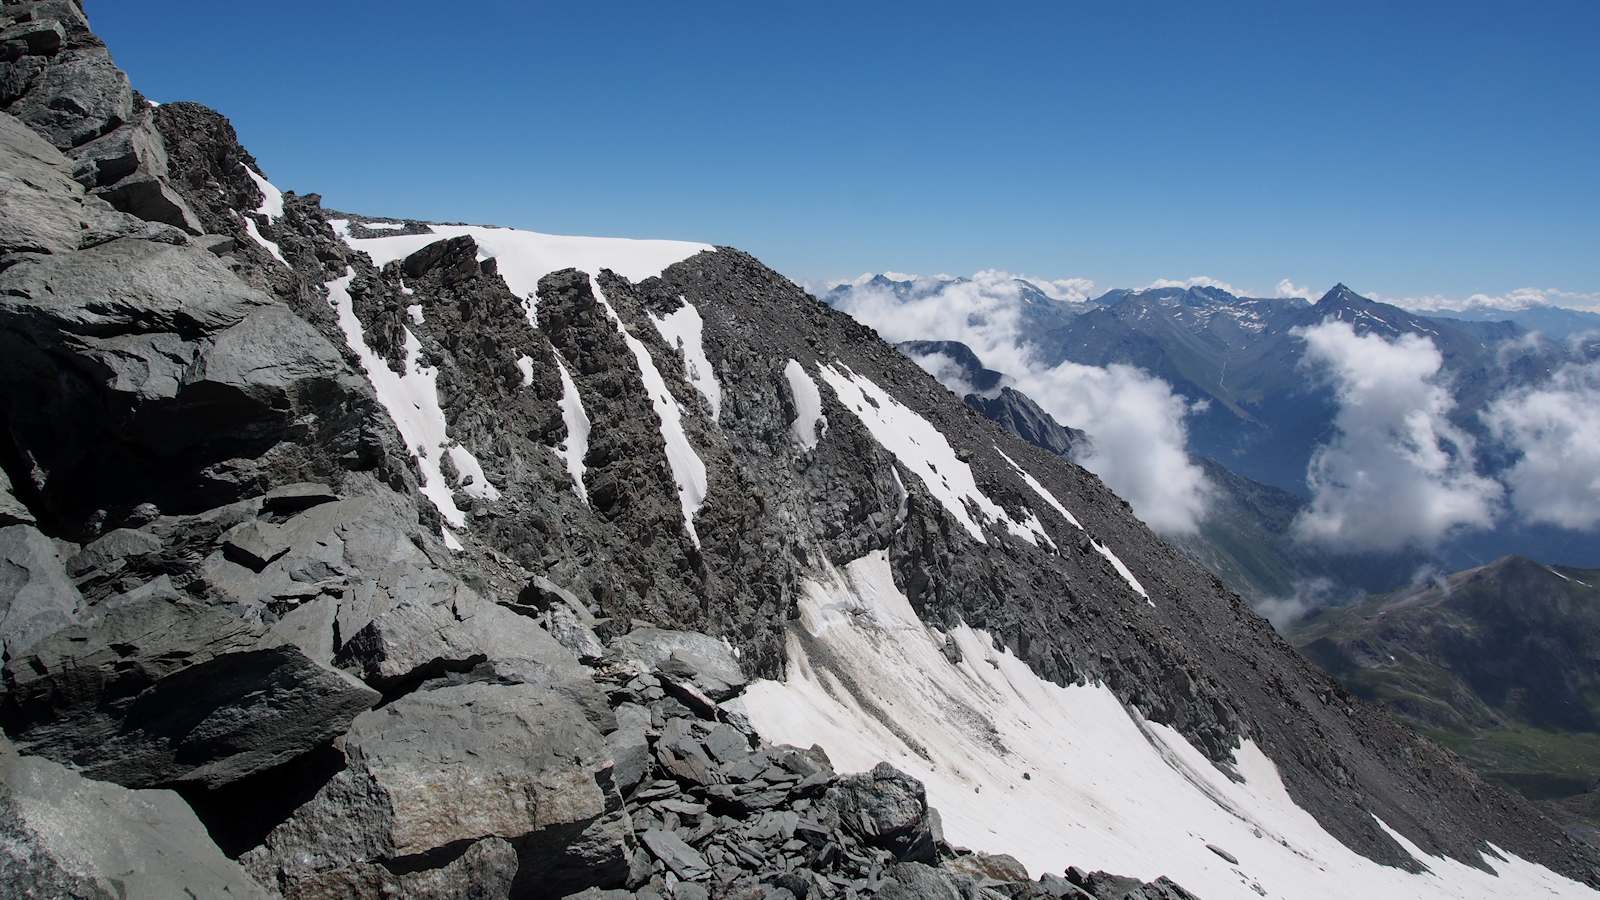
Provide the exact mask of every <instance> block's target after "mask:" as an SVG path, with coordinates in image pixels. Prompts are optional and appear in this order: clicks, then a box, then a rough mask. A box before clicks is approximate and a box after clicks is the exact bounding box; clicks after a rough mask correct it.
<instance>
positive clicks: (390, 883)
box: [279, 838, 632, 900]
mask: <svg viewBox="0 0 1600 900" xmlns="http://www.w3.org/2000/svg"><path fill="white" fill-rule="evenodd" d="M445 855H446V856H449V854H445ZM429 862H430V863H436V865H428V866H426V867H421V868H413V867H407V866H393V867H391V866H387V865H383V864H381V863H351V864H350V865H347V866H341V867H339V868H336V869H324V870H318V871H306V870H293V871H289V872H285V873H284V874H283V875H282V876H281V877H280V881H279V888H280V890H281V891H282V892H283V895H284V896H285V897H288V898H293V900H391V898H396V897H403V898H406V900H490V898H499V897H509V896H513V887H512V886H513V884H514V883H515V882H516V877H517V869H518V867H519V865H520V861H519V859H518V857H517V849H516V847H514V846H512V844H511V842H510V841H506V840H502V839H500V838H484V839H483V840H481V841H473V842H472V843H471V844H469V845H467V847H466V848H465V849H464V850H463V851H462V852H461V853H460V854H459V855H455V856H453V857H451V858H449V859H448V861H445V860H435V859H430V860H429ZM629 896H630V897H631V896H632V895H631V894H630V895H629Z"/></svg>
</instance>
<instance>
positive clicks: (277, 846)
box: [242, 684, 628, 895]
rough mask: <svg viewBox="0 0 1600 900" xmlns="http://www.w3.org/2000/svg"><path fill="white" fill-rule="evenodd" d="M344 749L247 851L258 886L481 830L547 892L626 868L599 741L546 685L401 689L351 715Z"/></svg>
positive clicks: (406, 853) (604, 880)
mask: <svg viewBox="0 0 1600 900" xmlns="http://www.w3.org/2000/svg"><path fill="white" fill-rule="evenodd" d="M344 752H345V756H346V759H347V762H348V765H347V767H346V768H345V769H343V770H342V771H340V772H339V773H338V774H337V775H335V776H334V777H333V779H332V780H331V781H329V782H328V783H327V784H326V785H324V786H323V787H322V789H321V790H320V791H318V792H317V794H316V796H315V797H313V798H312V799H311V800H310V801H309V802H307V803H305V804H304V805H302V806H301V807H300V808H299V809H297V810H296V811H295V813H294V815H293V816H292V817H291V818H290V819H289V820H288V821H286V822H284V823H283V824H281V825H279V826H278V827H277V828H275V829H273V831H272V832H271V833H270V834H269V835H268V836H267V838H266V841H265V844H264V845H263V846H262V847H259V848H257V849H255V850H252V851H250V852H249V853H247V854H245V856H244V857H243V860H242V861H243V862H244V863H245V865H246V867H247V868H249V869H250V870H251V871H253V872H255V873H256V874H257V875H258V877H260V878H261V879H262V880H263V882H266V883H278V884H285V883H292V882H294V881H297V880H302V879H305V878H307V877H309V876H310V875H313V874H315V873H325V872H331V871H335V870H340V869H347V868H349V867H351V866H366V865H371V864H374V863H376V864H382V863H384V862H386V861H389V862H392V861H397V860H403V859H404V858H406V857H414V856H418V855H420V854H431V853H436V852H437V851H439V850H440V849H441V848H446V847H450V846H453V845H456V844H458V843H460V842H465V841H479V840H482V839H484V838H500V839H504V840H506V841H509V842H511V843H512V844H513V845H515V846H516V847H517V850H518V853H519V855H520V858H521V859H522V863H521V869H522V870H524V874H523V876H521V877H529V875H531V874H533V873H537V874H538V875H541V876H545V877H546V880H545V881H544V882H543V884H544V891H545V892H548V893H551V894H556V895H559V894H560V893H562V890H561V888H562V886H563V885H571V886H572V888H577V887H582V886H584V885H586V884H600V885H602V886H603V885H606V884H608V883H609V884H618V883H620V882H621V880H622V878H623V877H624V876H625V873H626V867H627V851H628V848H627V827H626V817H625V815H624V814H623V813H622V812H621V800H620V798H619V797H618V796H617V795H616V791H615V789H614V788H612V787H611V784H610V777H609V776H610V761H609V758H608V756H607V754H606V750H605V743H604V741H603V740H602V739H601V737H600V734H599V733H598V732H597V731H596V730H595V729H594V727H593V726H592V725H590V724H589V723H588V721H587V720H586V719H585V718H584V716H583V713H582V711H581V710H579V709H577V708H576V707H575V706H574V705H573V704H572V703H571V702H569V701H568V700H566V699H565V698H563V697H561V696H560V695H559V694H557V693H556V692H554V691H551V690H548V689H545V688H539V687H534V686H532V685H495V684H467V685H459V686H454V687H445V688H440V689H438V690H430V691H420V692H417V693H413V694H409V695H407V696H405V697H402V698H400V699H399V700H396V701H395V702H393V703H391V704H389V705H388V706H385V707H383V708H382V709H377V710H373V711H370V712H367V713H363V714H362V715H360V716H358V717H357V718H356V720H355V722H354V724H353V725H352V726H351V728H350V732H349V734H348V736H347V737H346V738H345V741H344ZM533 861H538V862H539V863H540V865H541V866H543V868H535V869H530V868H529V867H530V865H531V863H532V862H533ZM400 867H403V866H400ZM580 879H582V880H580ZM574 881H577V882H578V883H577V884H573V882H574Z"/></svg>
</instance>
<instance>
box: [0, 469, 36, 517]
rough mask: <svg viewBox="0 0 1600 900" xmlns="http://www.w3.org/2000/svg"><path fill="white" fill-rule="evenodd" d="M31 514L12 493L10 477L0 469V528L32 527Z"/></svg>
mask: <svg viewBox="0 0 1600 900" xmlns="http://www.w3.org/2000/svg"><path fill="white" fill-rule="evenodd" d="M33 524H35V520H34V518H33V513H31V512H29V511H28V507H27V506H25V505H24V504H23V502H22V501H21V500H18V499H17V496H16V494H14V493H12V488H11V476H9V475H7V474H6V470H5V469H0V526H6V525H33Z"/></svg>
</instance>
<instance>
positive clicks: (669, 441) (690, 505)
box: [589, 275, 706, 547]
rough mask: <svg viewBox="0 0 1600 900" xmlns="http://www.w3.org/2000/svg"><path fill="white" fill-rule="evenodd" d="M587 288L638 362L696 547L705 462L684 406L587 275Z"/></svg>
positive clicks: (597, 281) (703, 494)
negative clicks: (689, 430)
mask: <svg viewBox="0 0 1600 900" xmlns="http://www.w3.org/2000/svg"><path fill="white" fill-rule="evenodd" d="M589 287H590V289H591V290H593V291H594V299H595V302H597V303H599V304H600V306H601V308H602V309H604V310H605V311H606V317H607V318H609V319H610V320H611V324H612V325H614V326H616V329H617V333H618V334H621V335H622V339H623V341H624V342H626V343H627V345H628V349H629V350H631V351H633V358H634V360H635V361H636V362H637V363H638V364H639V376H640V378H641V379H643V381H644V389H645V393H647V394H649V395H650V402H651V403H652V404H653V405H654V406H655V409H656V416H657V417H659V418H660V419H661V439H662V441H664V442H665V443H666V445H667V465H668V466H670V467H671V469H672V477H673V480H675V481H677V482H678V502H679V503H680V504H681V505H682V506H683V527H684V529H685V530H686V531H688V532H689V540H691V541H693V542H694V545H695V546H696V547H699V546H700V535H699V534H698V533H697V532H696V531H695V530H694V514H695V513H697V512H699V511H700V504H702V503H704V502H705V499H706V464H705V462H704V461H703V460H701V459H700V454H698V453H696V452H694V447H693V446H692V445H691V444H690V443H689V436H688V435H687V434H686V433H684V430H683V408H682V407H680V406H679V405H678V400H677V398H676V397H674V396H672V391H670V390H668V389H667V380H666V379H665V378H662V377H661V370H660V369H657V368H656V362H655V360H654V359H653V358H652V357H651V356H650V349H649V348H648V347H646V346H645V345H644V341H641V340H639V339H638V338H636V337H634V336H633V334H632V333H630V332H629V331H628V327H627V326H626V325H624V324H623V322H622V317H621V316H619V315H617V311H616V310H614V309H612V308H611V304H610V303H608V302H606V296H605V294H604V292H602V291H601V290H600V281H599V279H597V278H595V277H594V276H593V275H591V276H589Z"/></svg>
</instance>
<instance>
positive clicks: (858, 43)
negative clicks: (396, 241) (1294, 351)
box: [89, 0, 1600, 303]
mask: <svg viewBox="0 0 1600 900" xmlns="http://www.w3.org/2000/svg"><path fill="white" fill-rule="evenodd" d="M1202 6H1203V4H1191V3H1181V4H1180V3H1174V4H1165V3H1139V2H1128V3H1116V4H1112V3H1094V4H1089V3H1066V2H1057V3H1037V4H1013V3H982V4H977V3H960V4H942V3H916V4H911V3H907V4H899V3H827V2H811V3H804V4H801V3H780V2H774V3H750V2H741V3H709V2H707V3H682V4H664V3H659V2H658V3H649V4H616V3H605V2H574V0H568V2H564V3H560V4H551V3H542V2H528V3H514V2H498V0H480V2H477V3H473V4H470V5H451V4H440V3H438V2H436V0H435V2H429V3H415V2H409V0H394V2H386V3H381V4H380V3H370V2H368V3H358V2H339V0H334V2H328V0H323V2H320V3H315V4H312V3H303V2H293V0H285V2H276V3H272V4H235V3H226V4H222V3H215V2H214V0H212V2H203V3H202V2H187V0H186V2H177V0H171V2H160V0H153V2H141V3H123V2H110V0H98V2H91V3H90V4H89V12H90V15H91V17H92V19H93V21H94V23H95V26H96V28H97V29H98V30H99V32H100V33H101V35H102V36H103V37H104V38H105V39H106V41H107V42H108V43H109V44H110V45H111V48H112V51H113V53H114V54H115V55H116V58H117V60H118V61H119V62H120V63H121V64H122V65H123V66H124V68H126V69H127V70H128V72H129V74H130V76H131V77H132V78H133V81H134V84H135V86H136V87H139V88H140V89H141V90H143V91H144V92H145V93H146V94H148V95H149V96H150V97H151V98H153V99H156V100H161V101H167V100H178V99H193V100H199V101H201V102H204V103H207V104H208V105H211V106H213V107H216V108H217V109H219V110H221V111H222V112H224V113H226V114H227V115H228V116H230V117H231V118H232V120H233V122H234V125H235V126H236V127H237V129H238V131H239V133H240V135H241V137H242V138H243V140H244V142H245V144H246V145H247V146H248V147H249V148H250V150H251V151H252V152H253V153H254V154H255V155H256V156H257V157H258V158H259V159H260V161H261V163H262V166H263V167H264V168H265V169H266V171H267V173H268V175H269V176H270V177H271V178H272V180H273V181H274V182H275V183H276V184H278V185H279V186H280V187H282V188H285V189H290V190H300V191H317V192H319V193H321V194H322V195H323V198H324V202H325V203H326V204H327V205H329V206H332V207H337V208H343V209H350V210H356V211H361V212H370V213H373V214H384V215H409V216H414V217H419V218H433V219H448V220H464V221H474V222H487V223H496V224H506V225H517V226H523V227H529V228H535V229H539V230H544V231H552V232H559V233H578V234H615V235H628V236H639V237H674V238H686V239H697V240H707V241H712V242H716V243H724V244H732V245H735V246H738V247H741V248H744V249H747V250H749V251H751V252H753V253H755V254H756V255H757V256H759V257H761V258H762V259H764V260H765V261H767V262H768V263H769V264H771V265H773V266H774V267H776V268H778V269H780V270H781V271H783V272H785V273H786V274H788V275H790V276H791V277H794V278H797V279H803V280H812V279H822V278H827V277H833V276H840V275H850V274H855V273H857V272H861V271H865V270H874V271H876V270H883V269H895V270H900V271H910V272H924V273H927V272H935V271H948V272H956V273H965V272H971V271H974V270H977V269H981V268H990V267H994V268H1004V269H1008V270H1011V271H1014V272H1019V273H1027V274H1030V275H1037V276H1044V277H1052V278H1065V277H1087V278H1092V279H1094V280H1095V282H1096V283H1097V284H1098V285H1099V286H1100V287H1102V288H1106V287H1113V286H1139V285H1142V284H1145V283H1148V282H1150V281H1152V280H1154V279H1157V278H1182V277H1186V276H1192V275H1198V274H1205V275H1210V276H1213V277H1216V278H1220V279H1223V280H1225V281H1227V282H1229V283H1231V284H1234V285H1237V286H1239V287H1240V288H1246V289H1251V290H1253V291H1256V292H1261V293H1270V292H1271V290H1272V288H1273V286H1274V285H1275V284H1276V283H1277V282H1278V281H1279V280H1280V279H1282V278H1285V277H1287V278H1291V279H1293V280H1294V282H1296V283H1297V284H1302V285H1307V286H1310V287H1313V288H1316V289H1321V288H1324V287H1326V286H1328V285H1330V284H1331V283H1333V282H1334V281H1338V280H1343V281H1346V282H1348V283H1350V284H1351V285H1352V286H1354V287H1356V288H1357V289H1358V290H1363V291H1367V292H1376V293H1379V294H1383V295H1386V296H1391V297H1399V296H1417V295H1424V294H1434V295H1447V296H1464V295H1466V294H1470V293H1475V292H1485V293H1504V292H1508V291H1510V290H1512V289H1515V288H1521V287H1526V286H1535V287H1541V288H1556V289H1561V290H1565V291H1572V292H1580V293H1585V294H1587V293H1593V292H1600V162H1597V160H1600V69H1597V67H1596V65H1595V63H1594V56H1593V54H1594V48H1595V47H1596V46H1597V45H1600V4H1597V3H1593V2H1572V3H1567V2H1550V3H1539V4H1512V3H1504V4H1486V5H1479V4H1472V3H1465V4H1461V3H1450V4H1439V5H1437V6H1435V5H1432V4H1425V3H1406V4H1371V5H1368V4H1364V3H1359V2H1357V3H1339V4H1310V3H1299V2H1272V3H1260V4H1254V3H1230V4H1226V6H1225V8H1216V9H1203V8H1201V7H1202ZM1534 7H1536V8H1534ZM1594 302H1596V303H1600V298H1596V299H1595V300H1594Z"/></svg>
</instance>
